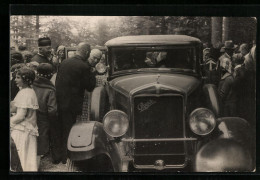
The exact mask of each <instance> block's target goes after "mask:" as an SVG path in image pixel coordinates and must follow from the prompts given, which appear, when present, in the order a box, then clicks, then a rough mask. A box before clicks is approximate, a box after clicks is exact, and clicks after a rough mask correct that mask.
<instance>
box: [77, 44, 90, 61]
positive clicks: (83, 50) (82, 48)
mask: <svg viewBox="0 0 260 180" xmlns="http://www.w3.org/2000/svg"><path fill="white" fill-rule="evenodd" d="M76 54H77V55H79V56H81V57H82V58H83V59H84V61H87V60H88V58H89V55H90V45H89V44H88V43H86V42H81V43H79V45H78V47H77V51H76Z"/></svg>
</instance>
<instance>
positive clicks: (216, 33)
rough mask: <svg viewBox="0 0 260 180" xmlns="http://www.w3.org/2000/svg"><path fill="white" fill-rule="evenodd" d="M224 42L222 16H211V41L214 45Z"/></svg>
mask: <svg viewBox="0 0 260 180" xmlns="http://www.w3.org/2000/svg"><path fill="white" fill-rule="evenodd" d="M221 42H222V17H212V18H211V43H212V45H213V46H214V47H216V46H218V44H219V43H221Z"/></svg>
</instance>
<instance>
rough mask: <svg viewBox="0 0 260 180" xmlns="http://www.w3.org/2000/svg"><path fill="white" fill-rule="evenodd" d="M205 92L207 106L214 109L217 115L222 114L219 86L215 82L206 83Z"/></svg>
mask: <svg viewBox="0 0 260 180" xmlns="http://www.w3.org/2000/svg"><path fill="white" fill-rule="evenodd" d="M203 92H204V95H205V97H206V98H205V99H206V105H207V107H208V108H209V109H210V110H212V111H213V113H214V114H215V116H216V117H219V115H220V104H219V103H220V101H219V99H218V94H217V88H216V86H215V85H214V84H205V85H204V86H203Z"/></svg>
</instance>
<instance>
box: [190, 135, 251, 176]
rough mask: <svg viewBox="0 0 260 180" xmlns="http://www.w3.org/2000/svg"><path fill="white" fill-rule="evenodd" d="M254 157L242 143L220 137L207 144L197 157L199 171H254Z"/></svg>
mask: <svg viewBox="0 0 260 180" xmlns="http://www.w3.org/2000/svg"><path fill="white" fill-rule="evenodd" d="M253 168H254V166H253V161H252V157H251V156H250V154H249V152H248V151H247V150H246V148H245V147H243V146H242V145H241V144H240V143H238V142H237V141H235V140H233V139H226V138H219V139H215V140H213V141H210V142H209V143H207V144H205V145H204V146H202V148H200V150H199V151H198V153H197V154H196V157H195V163H194V170H195V171H197V172H226V171H228V172H237V171H252V170H253Z"/></svg>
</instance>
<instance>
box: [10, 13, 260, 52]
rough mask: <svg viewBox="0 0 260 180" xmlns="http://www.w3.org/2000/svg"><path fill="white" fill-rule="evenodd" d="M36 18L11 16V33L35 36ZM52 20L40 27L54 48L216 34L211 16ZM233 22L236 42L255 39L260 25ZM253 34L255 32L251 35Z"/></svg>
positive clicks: (58, 17)
mask: <svg viewBox="0 0 260 180" xmlns="http://www.w3.org/2000/svg"><path fill="white" fill-rule="evenodd" d="M19 17H21V16H19ZM33 18H34V16H27V17H26V16H23V18H22V19H23V20H22V21H23V23H22V25H21V26H17V25H15V19H14V18H13V17H11V19H10V27H11V30H12V29H15V28H19V32H20V36H23V37H26V38H29V37H31V35H32V34H33V33H34V32H35V21H34V20H33ZM43 18H45V17H43V16H40V22H41V21H42V19H43ZM48 18H49V19H50V20H48V21H46V22H45V23H41V24H40V26H41V28H40V29H41V32H40V33H44V34H46V35H48V36H49V37H50V38H51V40H52V46H53V48H55V47H57V46H58V45H61V44H62V45H65V46H71V44H78V43H79V42H81V41H86V42H88V43H89V44H91V45H93V46H95V45H101V46H102V45H104V43H105V42H106V41H108V40H109V39H112V38H115V37H118V36H127V35H148V34H150V35H151V34H154V35H156V34H184V35H189V36H193V37H197V38H199V39H201V41H202V42H210V37H211V32H212V29H211V28H212V27H211V18H210V17H195V16H194V17H188V16H118V17H113V18H105V17H103V18H97V20H96V21H93V20H92V19H91V18H92V17H80V18H77V19H71V18H68V17H62V16H55V17H54V16H52V17H48ZM248 18H249V17H247V19H248ZM233 19H234V21H233V20H232V24H231V27H235V28H233V31H232V32H230V33H231V34H232V35H235V37H234V40H235V41H236V42H238V41H239V38H241V37H248V38H249V39H253V38H255V33H254V32H256V22H254V21H251V20H250V21H249V20H247V19H246V18H244V19H243V20H242V19H241V18H233ZM249 19H250V18H249ZM241 20H242V21H241ZM236 27H237V28H236ZM231 29H232V28H231ZM250 31H252V33H250V34H248V32H250ZM236 37H237V38H236ZM242 39H243V38H242ZM244 40H245V38H244V39H243V41H244Z"/></svg>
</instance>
